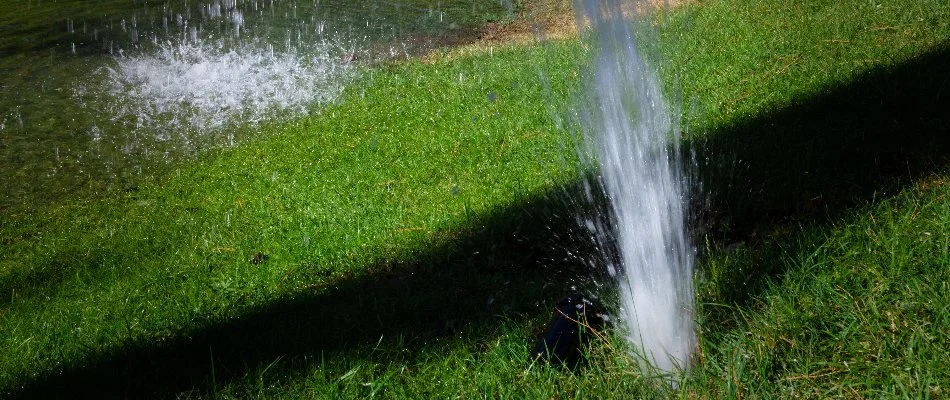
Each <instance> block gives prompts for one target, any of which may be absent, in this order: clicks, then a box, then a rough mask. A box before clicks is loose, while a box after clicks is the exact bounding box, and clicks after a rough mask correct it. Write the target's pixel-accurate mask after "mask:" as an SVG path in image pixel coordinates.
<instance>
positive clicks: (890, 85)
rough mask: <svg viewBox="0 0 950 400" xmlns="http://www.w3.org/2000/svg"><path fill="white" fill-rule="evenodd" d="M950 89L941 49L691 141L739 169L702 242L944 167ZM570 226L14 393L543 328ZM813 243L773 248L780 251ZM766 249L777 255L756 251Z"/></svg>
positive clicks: (197, 386) (233, 372)
mask: <svg viewBox="0 0 950 400" xmlns="http://www.w3.org/2000/svg"><path fill="white" fill-rule="evenodd" d="M948 78H950V51H948V48H947V47H944V48H941V49H939V50H936V51H933V52H931V53H928V54H925V55H923V56H921V57H918V58H916V59H914V60H911V61H909V62H907V63H905V64H902V65H900V66H897V67H896V68H893V69H890V70H877V71H872V72H870V73H867V74H865V75H862V76H858V77H856V79H855V80H854V81H852V82H851V83H848V84H846V85H842V86H839V87H834V88H830V89H829V90H827V91H826V92H825V93H823V94H821V95H818V96H816V97H814V98H810V99H802V100H801V101H800V102H799V103H798V104H795V105H791V106H789V107H787V108H785V109H782V110H778V111H777V112H775V113H771V114H768V115H762V116H758V117H755V118H752V119H749V120H745V121H739V122H737V123H736V124H735V125H733V126H730V127H727V128H724V129H721V130H719V131H717V132H712V133H711V134H710V135H708V136H707V137H706V138H705V139H702V140H701V141H697V142H693V143H689V144H688V145H689V146H690V147H692V148H694V149H696V150H697V151H699V152H702V153H703V154H709V155H710V156H711V157H712V158H713V159H717V160H731V159H735V160H738V161H736V162H735V163H732V162H721V163H711V164H710V165H706V166H704V167H703V169H702V170H701V171H700V177H701V179H702V180H703V182H704V184H705V187H706V192H707V194H708V195H709V198H710V202H709V205H708V207H707V209H706V210H705V214H706V215H707V216H710V221H711V223H712V224H713V226H712V228H711V229H710V231H709V232H710V234H709V236H710V237H711V238H712V240H713V241H715V242H717V243H720V244H723V245H725V244H728V243H731V242H736V241H748V242H755V241H756V240H757V239H758V238H760V237H761V236H760V235H763V234H764V233H763V232H767V231H769V232H774V231H776V229H779V230H780V229H781V228H782V227H786V228H787V227H799V226H820V225H823V224H825V223H828V222H831V221H834V220H835V219H836V218H839V217H840V216H842V215H845V214H846V213H847V212H848V211H849V210H852V209H853V207H855V206H856V205H861V204H863V203H865V202H866V201H868V200H869V199H872V198H874V196H876V195H878V194H881V193H889V192H891V191H894V190H899V189H900V188H901V187H902V186H903V185H906V184H907V183H908V182H910V181H912V180H913V179H915V178H917V177H919V176H921V175H924V174H927V173H930V172H933V171H939V170H942V169H943V168H945V167H946V165H947V161H948V156H950V123H948V116H947V114H948V111H950V82H948ZM567 191H568V193H571V192H575V191H576V188H568V189H567ZM573 214H574V210H573V209H572V206H571V203H570V202H565V201H563V197H561V196H559V195H551V194H549V195H546V196H541V197H539V198H536V199H529V200H528V201H526V202H524V203H523V204H521V205H518V206H515V207H511V208H508V209H505V210H502V211H500V212H498V213H497V214H495V215H493V216H490V217H488V218H486V219H484V220H482V221H481V222H480V223H478V224H476V225H475V226H476V228H472V229H471V232H469V234H466V235H462V236H461V237H460V238H458V240H456V241H455V242H454V244H451V245H449V247H445V248H436V249H432V250H431V251H430V252H428V253H426V254H425V255H423V256H421V257H419V259H418V260H415V261H412V262H409V263H407V264H405V265H397V266H377V267H373V268H370V270H369V271H368V272H367V273H366V274H362V275H359V276H355V277H351V278H349V279H344V280H342V281H340V282H339V283H338V284H336V285H335V286H333V287H330V288H324V289H320V290H315V291H313V292H312V293H299V294H297V295H296V296H295V297H293V298H288V299H286V300H284V301H280V302H277V303H275V304H272V305H270V306H268V307H266V308H262V309H259V310H257V311H255V312H252V313H249V314H246V315H243V316H241V317H239V318H236V319H233V320H229V321H224V322H220V323H218V324H216V325H213V326H210V327H207V328H203V329H199V330H197V331H196V332H193V333H191V334H190V335H188V336H187V337H182V338H180V339H178V340H176V341H173V342H169V343H137V344H131V345H129V346H128V347H127V348H125V349H122V350H120V351H117V352H115V353H112V354H107V355H104V356H103V357H102V358H101V359H99V360H92V361H90V362H89V363H88V365H86V366H85V367H78V368H73V369H68V370H66V371H65V372H63V373H61V374H57V375H55V376H46V377H42V378H38V379H36V380H33V381H31V382H28V383H27V384H26V386H25V387H24V388H22V389H21V390H20V391H19V392H18V393H15V395H16V397H29V398H59V397H67V396H68V397H86V396H90V397H95V398H139V397H165V396H168V397H170V396H174V395H176V394H177V393H181V392H186V391H194V390H197V391H210V390H213V387H214V385H221V384H225V383H227V382H229V381H230V380H233V379H237V378H240V377H243V376H245V375H247V374H249V373H250V371H255V370H259V369H261V368H264V366H266V365H268V363H271V362H273V361H274V360H275V359H278V358H279V357H284V360H287V361H286V362H289V363H291V364H293V365H297V366H300V367H302V366H303V365H308V364H309V365H311V366H312V365H315V363H318V362H320V361H319V360H320V359H321V358H322V357H324V356H330V355H332V354H335V353H338V352H342V351H344V350H345V349H348V348H357V349H359V348H364V349H365V348H370V347H372V346H374V345H376V344H377V343H378V341H379V340H380V338H381V337H383V338H400V340H398V343H399V345H400V346H402V349H403V350H404V351H405V352H407V353H408V354H409V355H408V356H409V357H412V356H413V354H416V353H418V352H419V351H420V350H421V349H422V348H424V347H425V346H427V344H428V343H432V342H433V341H439V340H454V338H455V337H457V336H458V334H459V332H462V331H469V332H470V331H471V330H473V329H474V330H477V329H485V327H490V326H493V325H497V322H498V321H501V320H503V319H506V318H507V319H523V318H528V319H531V318H534V319H538V318H545V317H546V316H548V315H549V307H550V306H551V305H553V304H554V302H555V301H556V300H557V298H558V297H560V296H561V295H563V294H565V292H566V290H567V287H568V286H569V285H570V284H571V283H573V281H576V280H578V279H583V277H585V276H589V275H590V272H589V271H587V270H585V269H584V268H583V267H581V266H579V265H574V264H572V262H571V261H565V257H564V254H565V253H564V249H565V248H566V249H571V250H572V251H582V252H583V251H590V249H589V248H587V247H585V246H587V245H586V244H585V243H584V241H583V240H575V239H570V238H575V237H578V236H576V235H572V234H571V233H570V232H571V231H573V230H575V229H576V228H575V225H576V224H575V222H574V218H573ZM790 237H791V236H788V235H786V236H781V235H780V236H779V239H789V238H790ZM808 245H809V244H808V243H799V244H794V243H780V244H778V246H787V247H785V248H784V249H785V251H796V249H795V246H800V247H801V246H808ZM769 246H775V245H774V244H764V245H762V247H763V248H770V247H769ZM774 251H775V249H774V248H771V250H768V249H766V250H754V251H753V252H754V253H755V254H754V256H753V258H756V257H757V258H758V259H760V261H762V263H761V264H756V263H755V262H753V263H752V264H753V265H756V267H755V268H752V269H749V270H746V271H740V272H741V274H740V273H739V272H736V274H735V277H734V279H735V280H736V282H735V283H736V286H735V289H734V290H733V291H732V292H730V293H728V295H727V299H726V300H727V301H729V302H732V303H735V304H742V303H744V302H746V301H748V300H750V299H753V298H754V297H755V296H756V295H757V293H759V290H760V289H761V288H762V287H763V283H764V282H767V281H768V280H769V279H772V278H775V277H777V276H780V275H781V274H782V273H783V271H782V270H781V264H777V263H775V262H774V260H772V262H767V261H769V260H767V258H768V257H774V256H776V254H775V253H774ZM753 261H755V260H753ZM739 281H741V282H739ZM739 283H741V285H740V284H739ZM539 303H540V304H545V305H544V306H538V305H537V304H539ZM308 359H309V360H311V361H306V360H308ZM301 363H302V364H303V365H302V364H301Z"/></svg>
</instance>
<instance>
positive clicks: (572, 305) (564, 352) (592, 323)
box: [531, 293, 604, 368]
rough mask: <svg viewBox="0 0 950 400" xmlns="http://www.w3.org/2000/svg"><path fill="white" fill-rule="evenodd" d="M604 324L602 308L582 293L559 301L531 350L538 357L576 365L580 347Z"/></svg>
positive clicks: (551, 361) (543, 359)
mask: <svg viewBox="0 0 950 400" xmlns="http://www.w3.org/2000/svg"><path fill="white" fill-rule="evenodd" d="M603 324H604V318H603V311H602V310H601V308H600V307H598V306H597V305H596V304H594V302H593V301H591V300H590V299H589V298H587V297H586V296H584V295H583V294H580V293H575V294H572V295H570V296H567V297H565V298H563V299H561V301H559V302H558V304H557V307H555V309H554V316H553V317H552V318H551V322H550V323H548V328H547V330H546V331H545V333H544V335H543V336H542V337H541V338H540V339H539V340H538V343H537V345H535V346H534V349H533V350H531V357H532V359H535V360H542V361H547V362H550V363H551V364H555V365H564V366H567V367H569V368H573V367H575V366H576V365H577V364H578V361H580V359H581V347H582V346H583V345H586V344H588V343H590V339H591V336H592V335H593V334H594V332H595V331H596V330H599V329H600V328H601V327H602V326H603Z"/></svg>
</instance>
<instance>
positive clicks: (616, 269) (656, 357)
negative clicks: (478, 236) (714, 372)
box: [576, 0, 696, 384]
mask: <svg viewBox="0 0 950 400" xmlns="http://www.w3.org/2000/svg"><path fill="white" fill-rule="evenodd" d="M633 6H640V4H636V5H633ZM576 9H577V10H578V22H579V24H578V25H579V26H584V25H585V24H586V25H587V26H589V28H590V38H591V40H592V41H593V42H594V45H593V49H594V50H593V52H594V54H593V57H594V59H593V65H592V70H591V76H590V80H589V82H588V85H589V87H588V88H587V89H588V90H587V98H586V102H585V104H584V106H582V107H581V108H582V109H581V110H580V113H581V119H582V121H583V130H584V135H585V140H584V141H583V143H584V145H583V147H582V148H581V149H580V154H581V158H582V160H584V161H585V162H587V163H589V164H590V165H591V169H592V170H594V171H596V175H597V176H596V177H594V178H591V180H590V181H588V185H587V186H588V188H590V190H589V191H588V194H587V196H588V201H591V202H594V201H595V198H594V195H592V194H591V191H594V189H593V188H599V189H601V190H602V193H601V194H602V195H603V197H604V198H606V200H607V202H608V205H607V206H605V208H606V209H605V210H604V211H605V213H606V215H607V217H606V218H603V219H602V221H603V222H597V221H599V220H597V219H587V223H586V225H587V227H588V228H589V229H590V231H591V232H592V234H593V237H594V238H595V240H596V241H597V242H598V247H599V248H601V249H614V250H611V251H607V250H604V251H605V254H602V255H601V260H602V262H603V263H605V264H607V265H606V268H607V271H608V272H609V273H610V275H611V276H612V277H613V278H614V279H615V280H616V283H617V286H618V288H619V298H620V315H619V317H620V319H621V320H622V321H623V322H624V326H625V328H626V334H627V335H628V338H629V340H630V342H631V344H632V345H633V347H634V349H635V352H636V355H637V357H638V360H639V362H640V365H641V367H642V368H643V370H644V371H655V372H658V373H660V374H664V375H675V374H676V372H677V371H681V370H684V369H686V368H688V367H689V363H690V359H691V356H692V353H693V350H694V348H695V346H696V328H695V324H694V321H693V299H694V292H695V289H694V285H693V262H694V249H693V246H692V244H691V242H690V239H689V235H688V234H687V229H686V206H685V203H686V201H685V199H686V194H687V193H686V192H687V184H686V179H685V174H684V173H683V164H682V161H683V160H682V157H681V153H680V148H679V141H680V138H679V126H678V123H677V122H676V121H677V120H676V119H675V118H673V116H672V114H671V112H670V110H669V106H668V105H667V103H666V101H665V100H664V98H663V96H662V92H661V90H660V85H659V83H658V80H657V76H656V72H655V71H654V69H653V68H651V66H650V65H649V64H648V63H647V62H646V60H644V57H643V55H642V53H641V51H640V50H639V49H638V43H637V38H638V35H637V32H636V31H635V29H634V23H632V22H630V21H628V20H627V19H626V18H624V17H625V13H626V15H632V16H633V17H634V18H636V13H638V12H639V11H638V10H642V7H621V4H620V3H619V2H618V1H616V0H579V1H578V2H577V3H576ZM608 253H609V254H608ZM673 382H674V384H675V380H673Z"/></svg>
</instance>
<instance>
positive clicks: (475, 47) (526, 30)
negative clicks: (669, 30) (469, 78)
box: [419, 0, 690, 61]
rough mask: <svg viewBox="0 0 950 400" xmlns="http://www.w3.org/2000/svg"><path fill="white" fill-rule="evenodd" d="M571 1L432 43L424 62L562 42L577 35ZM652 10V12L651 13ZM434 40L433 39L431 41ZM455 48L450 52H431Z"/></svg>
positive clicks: (654, 1)
mask: <svg viewBox="0 0 950 400" xmlns="http://www.w3.org/2000/svg"><path fill="white" fill-rule="evenodd" d="M689 1H690V0H649V1H646V2H645V1H635V2H628V3H627V4H625V5H624V10H623V11H624V14H627V15H630V16H632V15H635V14H639V13H643V12H654V11H656V10H661V11H662V10H669V9H670V8H672V7H678V6H681V5H682V4H685V3H687V2H689ZM571 3H572V2H571V1H569V0H540V1H530V2H528V3H527V4H525V5H524V6H523V9H522V10H521V11H520V12H519V13H518V15H516V16H515V17H514V19H513V20H511V21H506V22H489V23H487V24H485V25H484V26H482V27H479V28H477V29H472V30H470V31H467V32H460V34H459V35H456V36H453V37H448V38H442V39H441V40H436V41H434V42H432V44H435V45H434V46H431V47H429V49H430V51H425V52H423V53H422V54H419V56H421V58H422V60H423V61H434V60H436V59H445V58H455V57H457V56H460V55H465V54H472V53H479V52H484V51H491V50H492V48H494V47H499V46H503V45H509V44H527V43H531V42H533V41H536V40H552V39H553V40H558V39H566V38H571V37H574V36H576V35H577V31H578V29H577V22H578V18H577V16H576V14H575V13H574V10H573V7H572V6H571ZM650 10H652V11H650ZM430 39H431V38H430ZM438 48H443V49H444V48H451V50H450V51H448V52H446V53H441V54H439V53H437V52H433V51H431V50H432V49H438Z"/></svg>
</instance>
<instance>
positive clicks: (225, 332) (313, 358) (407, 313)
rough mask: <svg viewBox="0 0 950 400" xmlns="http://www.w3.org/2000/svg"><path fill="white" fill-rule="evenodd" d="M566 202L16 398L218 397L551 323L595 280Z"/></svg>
mask: <svg viewBox="0 0 950 400" xmlns="http://www.w3.org/2000/svg"><path fill="white" fill-rule="evenodd" d="M565 190H567V191H574V190H575V189H573V188H566V189H565ZM569 203H570V202H569V201H565V199H564V197H563V196H561V195H545V196H543V197H538V198H534V199H525V201H524V202H523V203H522V204H519V205H517V206H514V207H510V208H506V209H503V210H500V211H499V212H497V213H495V214H493V215H490V216H488V217H486V218H484V219H481V220H480V221H476V222H475V223H474V224H473V227H472V228H469V232H468V233H466V234H464V235H460V237H459V238H457V240H455V241H453V242H452V243H450V244H447V245H446V246H444V247H439V248H433V249H431V250H429V251H427V252H425V254H423V255H422V256H420V257H418V259H416V260H412V261H409V262H406V263H404V264H402V265H376V266H371V267H369V268H368V270H367V272H366V273H364V274H360V275H358V276H351V277H348V278H344V279H341V280H340V281H339V282H337V283H335V284H332V285H331V286H329V287H325V288H320V289H316V290H312V291H310V292H299V293H295V294H293V295H292V296H291V297H288V298H286V299H284V300H281V301H277V302H275V303H273V304H270V305H268V306H266V307H263V308H260V309H258V310H256V311H253V312H250V313H248V314H245V315H242V316H241V317H239V318H237V319H234V320H230V321H224V322H220V323H217V324H214V325H212V326H208V327H205V328H201V329H197V330H196V331H194V332H191V333H188V334H186V335H184V336H182V337H180V338H178V339H177V340H174V341H171V342H168V343H130V344H128V345H127V346H125V347H124V348H121V349H118V350H116V351H114V352H112V353H109V354H104V355H101V357H100V358H99V359H95V360H90V361H89V362H87V363H86V365H84V366H75V367H71V368H67V369H66V370H65V371H62V372H58V373H50V374H48V375H47V376H44V377H40V378H36V379H32V380H31V381H29V382H27V383H26V384H25V385H24V386H23V387H22V388H19V389H17V391H16V392H15V393H12V395H13V396H12V397H15V398H75V397H79V398H84V397H89V398H164V397H176V396H177V395H179V394H180V393H182V392H189V391H195V390H197V391H199V392H204V391H209V390H213V387H217V386H219V385H223V384H226V383H227V382H229V381H231V380H233V379H236V378H240V377H242V376H245V375H246V374H247V373H248V372H249V371H254V370H255V369H256V368H258V367H259V366H263V365H268V364H269V363H272V362H274V360H275V359H278V358H282V360H284V361H285V362H286V363H288V364H292V365H294V366H296V367H298V368H306V366H307V365H314V364H316V363H319V362H321V360H322V359H323V358H324V357H327V358H331V359H332V358H333V357H334V355H335V354H339V353H340V352H343V351H346V350H347V349H352V348H357V349H358V348H368V347H369V348H371V347H373V346H374V345H378V344H379V342H380V341H382V339H383V338H385V339H386V340H387V342H383V346H386V343H388V341H395V342H396V343H397V345H398V346H401V348H400V352H401V353H400V354H403V355H408V356H409V357H414V354H417V353H418V351H420V350H421V349H422V348H423V347H424V346H426V344H427V343H433V342H438V341H440V340H447V339H452V338H457V337H459V335H461V334H463V333H465V332H471V331H472V330H473V329H476V330H477V329H478V327H480V326H481V327H484V326H492V325H495V324H496V323H497V322H498V321H500V320H505V319H515V320H525V319H527V320H532V319H543V318H548V317H550V312H551V311H550V310H551V309H552V308H551V307H553V305H554V304H555V303H556V301H557V300H558V299H559V298H560V297H562V296H564V295H566V294H567V293H568V292H569V291H570V286H572V285H584V284H585V283H584V281H585V280H589V278H588V276H589V275H590V273H589V272H588V271H586V269H585V268H584V267H582V266H580V265H579V264H576V263H574V262H572V261H570V260H566V259H565V253H564V249H565V248H568V247H573V248H577V247H582V246H583V243H581V242H580V241H579V240H574V239H570V238H578V237H580V236H581V235H574V234H570V231H571V230H573V229H575V226H576V225H577V224H576V221H575V218H574V214H573V213H572V212H570V211H569V208H570V207H571V206H570V205H569ZM556 236H560V237H562V238H567V239H558V238H557V237H556ZM571 241H573V243H571ZM527 356H528V355H527V353H526V354H525V357H527ZM316 365H319V364H316Z"/></svg>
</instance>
